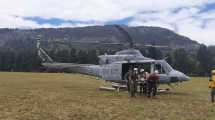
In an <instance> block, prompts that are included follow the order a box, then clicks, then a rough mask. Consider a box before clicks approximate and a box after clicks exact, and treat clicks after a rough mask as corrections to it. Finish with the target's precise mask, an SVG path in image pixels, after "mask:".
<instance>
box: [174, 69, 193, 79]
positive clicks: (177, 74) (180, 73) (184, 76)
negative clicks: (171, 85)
mask: <svg viewBox="0 0 215 120" xmlns="http://www.w3.org/2000/svg"><path fill="white" fill-rule="evenodd" d="M171 75H172V77H173V78H177V80H178V82H179V81H180V82H183V81H189V80H190V77H188V76H187V75H185V74H184V73H182V72H179V71H177V70H174V71H172V73H171Z"/></svg>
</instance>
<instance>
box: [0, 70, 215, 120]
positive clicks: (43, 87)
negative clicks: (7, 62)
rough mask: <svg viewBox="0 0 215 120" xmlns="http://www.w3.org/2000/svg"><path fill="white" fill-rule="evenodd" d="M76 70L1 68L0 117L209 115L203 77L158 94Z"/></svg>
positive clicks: (195, 119) (200, 119) (194, 118)
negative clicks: (132, 91)
mask: <svg viewBox="0 0 215 120" xmlns="http://www.w3.org/2000/svg"><path fill="white" fill-rule="evenodd" d="M103 84H104V81H102V80H98V79H96V78H94V77H90V76H85V75H78V74H62V73H61V74H54V73H0V120H214V119H215V105H214V104H212V103H210V102H209V89H208V79H207V78H193V79H192V80H191V81H189V82H185V83H182V84H181V86H179V87H176V88H175V89H174V90H173V91H172V92H171V93H168V94H160V95H158V99H148V98H146V97H144V96H137V97H136V98H130V97H129V96H128V94H127V92H119V93H117V92H105V91H103V92H102V91H99V90H98V88H99V87H100V86H102V85H103Z"/></svg>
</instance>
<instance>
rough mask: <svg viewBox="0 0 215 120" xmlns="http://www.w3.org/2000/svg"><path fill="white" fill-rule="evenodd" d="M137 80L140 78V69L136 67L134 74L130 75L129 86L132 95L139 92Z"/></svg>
mask: <svg viewBox="0 0 215 120" xmlns="http://www.w3.org/2000/svg"><path fill="white" fill-rule="evenodd" d="M137 80H138V69H137V68H134V70H133V71H132V74H131V75H130V77H129V81H130V84H129V87H130V89H129V90H130V91H129V92H130V95H131V97H135V93H136V92H137Z"/></svg>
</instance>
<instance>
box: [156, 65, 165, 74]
mask: <svg viewBox="0 0 215 120" xmlns="http://www.w3.org/2000/svg"><path fill="white" fill-rule="evenodd" d="M155 70H158V72H159V74H165V70H164V68H163V66H162V65H161V64H155Z"/></svg>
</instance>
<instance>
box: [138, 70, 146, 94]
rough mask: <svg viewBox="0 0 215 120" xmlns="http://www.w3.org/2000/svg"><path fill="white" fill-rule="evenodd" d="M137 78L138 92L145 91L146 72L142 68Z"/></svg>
mask: <svg viewBox="0 0 215 120" xmlns="http://www.w3.org/2000/svg"><path fill="white" fill-rule="evenodd" d="M139 80H140V84H139V85H140V94H142V93H145V92H146V74H145V70H144V69H140V74H139Z"/></svg>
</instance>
